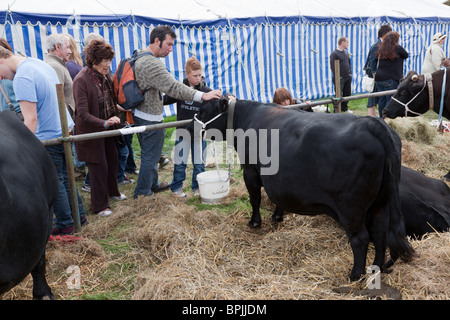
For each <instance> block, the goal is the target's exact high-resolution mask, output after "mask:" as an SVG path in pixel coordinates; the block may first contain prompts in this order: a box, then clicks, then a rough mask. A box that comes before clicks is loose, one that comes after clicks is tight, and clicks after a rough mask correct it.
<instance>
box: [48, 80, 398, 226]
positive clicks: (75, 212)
mask: <svg viewBox="0 0 450 320" xmlns="http://www.w3.org/2000/svg"><path fill="white" fill-rule="evenodd" d="M56 91H57V93H58V103H59V109H60V117H61V127H62V132H63V136H62V137H59V138H55V139H49V140H42V141H41V142H42V144H43V145H44V146H51V145H58V144H62V143H63V144H64V152H65V157H66V165H67V174H68V179H69V188H70V193H71V207H72V216H73V221H74V229H75V232H79V231H81V224H80V213H79V208H78V201H77V196H76V185H75V175H74V168H73V167H74V165H73V158H72V151H71V150H72V149H71V145H70V143H71V142H75V141H84V140H94V139H101V138H108V137H115V136H121V135H127V134H134V133H139V132H144V131H152V130H159V129H166V128H174V127H181V126H185V125H187V124H189V123H190V122H191V121H192V120H182V121H173V122H167V123H159V124H153V125H148V126H139V127H131V128H124V129H117V130H107V131H102V132H94V133H86V134H80V135H74V136H72V135H70V134H69V130H68V128H67V119H66V111H65V108H66V106H65V100H64V90H63V87H62V85H61V84H57V85H56ZM395 92H396V90H390V91H383V92H376V93H367V94H359V95H354V96H349V97H336V98H330V99H325V100H319V101H313V102H311V103H310V104H307V103H302V104H295V105H291V106H287V108H290V109H303V108H307V107H310V106H318V105H322V104H330V103H332V104H333V105H334V106H335V108H336V110H337V112H339V110H340V103H341V102H344V101H351V100H359V99H365V98H369V97H380V96H385V95H392V94H394V93H395Z"/></svg>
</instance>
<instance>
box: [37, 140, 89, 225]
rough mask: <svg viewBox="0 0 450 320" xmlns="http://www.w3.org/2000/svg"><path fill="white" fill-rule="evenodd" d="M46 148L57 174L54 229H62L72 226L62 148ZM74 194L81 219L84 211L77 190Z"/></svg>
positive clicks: (69, 196)
mask: <svg viewBox="0 0 450 320" xmlns="http://www.w3.org/2000/svg"><path fill="white" fill-rule="evenodd" d="M46 148H47V152H48V153H49V154H50V157H51V158H52V160H53V162H54V163H55V167H56V171H57V174H58V196H57V198H56V202H55V204H54V207H53V209H54V210H53V211H54V214H55V221H54V222H55V228H57V229H63V228H67V227H70V226H73V218H72V207H71V205H70V199H71V194H70V189H69V179H68V176H67V167H66V157H65V154H64V146H63V145H62V144H61V145H55V146H46ZM76 192H77V198H78V211H79V213H80V218H81V216H84V215H85V214H86V211H85V210H84V207H83V202H82V201H81V197H80V195H79V194H78V189H77V190H76Z"/></svg>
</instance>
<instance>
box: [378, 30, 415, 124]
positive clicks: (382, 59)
mask: <svg viewBox="0 0 450 320" xmlns="http://www.w3.org/2000/svg"><path fill="white" fill-rule="evenodd" d="M399 38H400V34H399V33H398V32H393V31H391V32H388V33H387V34H386V36H385V37H384V39H383V42H381V43H380V47H379V48H378V51H377V57H378V68H377V70H376V71H375V85H376V86H377V90H378V91H389V90H395V89H397V87H398V84H399V83H400V79H401V78H403V61H404V60H405V59H407V58H408V56H409V55H408V52H406V50H405V49H403V47H402V46H400V45H399V44H398V40H399ZM391 97H392V95H388V96H380V99H379V101H378V112H379V114H380V117H383V109H384V107H385V106H386V105H387V104H388V102H389V100H391Z"/></svg>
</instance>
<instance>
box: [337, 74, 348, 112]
mask: <svg viewBox="0 0 450 320" xmlns="http://www.w3.org/2000/svg"><path fill="white" fill-rule="evenodd" d="M333 85H334V91H335V92H336V84H335V83H334V77H333ZM351 95H352V76H346V77H341V97H349V96H351ZM347 110H348V101H346V102H341V111H342V112H346V111H347ZM334 112H336V110H334Z"/></svg>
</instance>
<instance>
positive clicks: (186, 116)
mask: <svg viewBox="0 0 450 320" xmlns="http://www.w3.org/2000/svg"><path fill="white" fill-rule="evenodd" d="M185 74H186V78H185V79H184V80H183V83H184V84H185V85H187V86H189V87H191V88H194V89H196V90H199V91H202V92H209V91H212V89H210V88H209V87H207V86H206V85H205V83H204V79H203V78H202V66H201V64H200V61H198V60H197V58H195V57H191V58H189V59H188V60H187V61H186V64H185ZM172 103H176V104H177V121H180V120H190V119H193V118H194V115H195V114H197V113H199V112H200V108H201V105H202V104H201V102H196V101H185V100H177V99H174V98H172V97H169V96H167V95H166V96H164V104H172ZM205 149H206V141H204V140H199V139H194V137H191V136H190V134H189V132H188V131H187V130H186V129H185V128H177V130H176V141H175V151H174V167H173V180H172V183H171V185H170V190H172V192H173V194H174V195H175V196H178V197H186V194H185V193H184V192H183V190H182V187H183V181H184V180H185V179H186V166H187V160H188V156H189V150H191V157H192V163H193V165H194V169H193V172H192V184H191V186H192V190H193V191H194V195H196V196H197V195H199V190H198V182H197V175H198V174H199V173H201V172H204V171H205V165H204V163H203V160H204V159H203V153H204V151H205Z"/></svg>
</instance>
